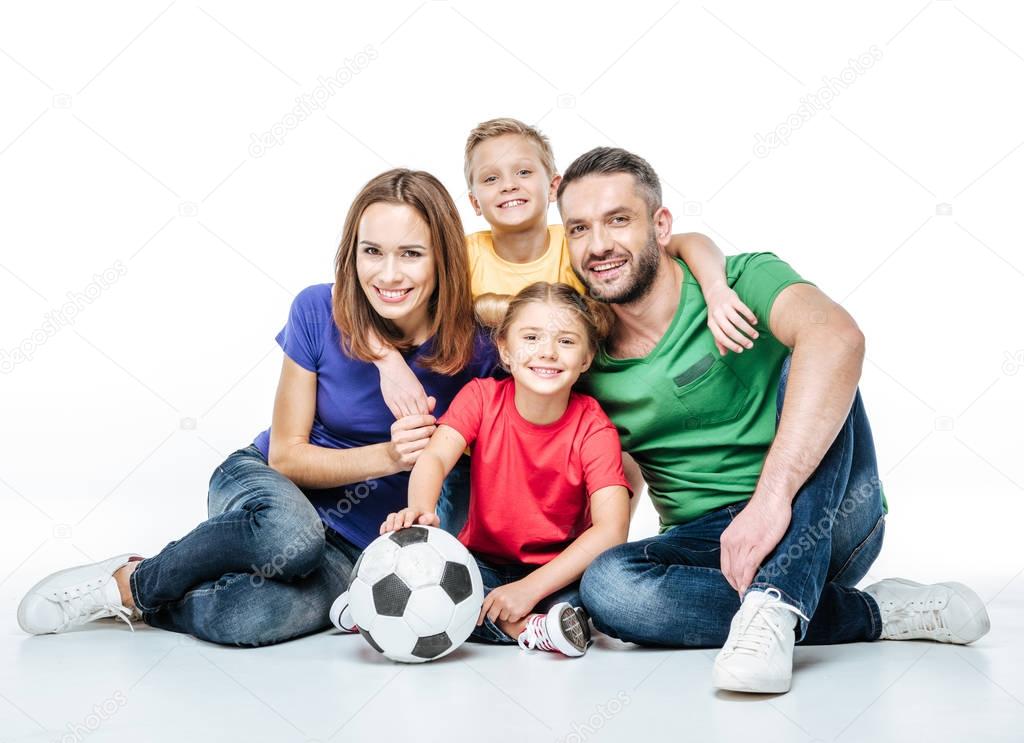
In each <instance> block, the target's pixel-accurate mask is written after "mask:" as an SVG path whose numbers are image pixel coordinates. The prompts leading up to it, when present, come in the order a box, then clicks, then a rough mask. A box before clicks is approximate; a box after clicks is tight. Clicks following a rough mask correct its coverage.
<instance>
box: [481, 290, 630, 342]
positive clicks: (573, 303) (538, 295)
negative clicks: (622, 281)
mask: <svg viewBox="0 0 1024 743" xmlns="http://www.w3.org/2000/svg"><path fill="white" fill-rule="evenodd" d="M532 302H541V303H544V304H553V305H555V306H556V307H558V308H559V309H561V310H562V311H563V312H565V313H568V316H569V317H575V318H576V319H577V320H579V322H580V323H581V324H582V325H583V327H584V329H585V330H586V335H587V342H588V343H589V344H590V350H591V351H596V350H597V346H598V344H599V343H601V341H603V340H604V339H605V338H606V337H607V336H608V333H609V332H610V331H611V327H612V320H613V316H612V311H611V310H610V309H609V308H608V305H606V304H605V303H604V302H598V301H597V300H595V299H592V298H590V297H588V296H583V295H581V294H579V293H578V292H577V291H576V290H575V289H573V288H572V287H571V286H569V285H568V284H562V283H558V284H549V283H548V282H546V281H538V282H536V283H533V284H530V285H529V286H527V287H526V288H525V289H523V290H522V291H520V292H519V293H518V294H516V295H515V296H514V297H512V299H511V300H510V301H509V303H508V309H507V310H505V317H504V318H502V320H501V322H500V323H499V324H498V326H497V327H496V328H495V329H494V333H493V334H494V340H495V343H497V342H498V341H504V340H505V338H506V337H507V336H508V329H509V328H510V327H511V325H512V323H513V322H515V319H516V315H517V314H519V310H520V309H522V307H524V306H525V305H527V304H530V303H532ZM559 319H560V318H553V319H552V321H551V323H552V325H554V326H556V327H557V323H558V320H559Z"/></svg>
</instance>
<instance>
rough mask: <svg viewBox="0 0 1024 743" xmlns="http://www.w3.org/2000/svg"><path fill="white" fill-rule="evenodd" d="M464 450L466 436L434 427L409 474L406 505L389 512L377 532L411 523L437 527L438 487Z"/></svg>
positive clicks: (445, 427) (382, 532) (445, 428)
mask: <svg viewBox="0 0 1024 743" xmlns="http://www.w3.org/2000/svg"><path fill="white" fill-rule="evenodd" d="M465 449H466V439H464V438H463V437H462V434H461V433H459V432H458V431H456V430H455V429H454V428H452V427H451V426H444V425H442V426H438V428H437V430H436V431H435V432H434V434H433V435H432V436H431V437H430V442H429V443H428V444H427V448H426V449H424V450H423V452H422V453H421V454H420V456H419V459H417V460H416V465H415V466H414V467H413V468H412V474H411V475H410V476H409V506H408V507H407V508H403V509H402V510H401V511H398V512H397V513H392V514H390V515H389V516H388V517H387V519H385V521H384V523H383V524H381V526H380V533H381V534H386V533H387V532H389V531H395V530H396V529H404V528H405V527H407V526H412V525H413V524H423V525H424V526H439V525H440V522H439V520H438V518H437V514H436V513H435V510H436V509H437V501H438V498H440V497H441V486H442V485H443V484H444V478H445V477H446V476H447V475H448V473H449V472H451V471H452V468H453V467H454V466H455V463H456V462H458V461H459V457H460V456H461V455H462V452H463V451H464V450H465Z"/></svg>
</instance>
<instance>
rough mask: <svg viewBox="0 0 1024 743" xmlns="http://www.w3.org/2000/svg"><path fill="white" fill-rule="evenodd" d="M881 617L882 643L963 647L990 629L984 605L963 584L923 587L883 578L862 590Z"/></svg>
mask: <svg viewBox="0 0 1024 743" xmlns="http://www.w3.org/2000/svg"><path fill="white" fill-rule="evenodd" d="M864 593H866V594H868V595H869V596H871V597H872V598H873V599H874V600H875V601H876V602H877V603H878V609H879V611H880V612H881V614H882V636H881V637H880V638H879V639H881V640H934V641H935V642H952V643H956V644H957V645H966V644H967V643H970V642H974V641H975V640H977V639H979V638H981V637H983V636H984V635H985V634H987V633H988V631H989V629H991V627H992V624H991V623H990V622H989V618H988V612H987V611H986V610H985V603H984V602H983V601H982V600H981V597H980V596H978V594H976V593H975V592H974V591H972V590H971V589H970V588H968V587H967V586H965V585H964V584H963V583H935V584H933V585H923V584H921V583H915V582H914V581H912V580H906V579H905V578H886V579H885V580H882V581H879V582H878V583H875V584H873V585H870V586H868V587H867V588H865V589H864Z"/></svg>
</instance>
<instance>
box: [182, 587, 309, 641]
mask: <svg viewBox="0 0 1024 743" xmlns="http://www.w3.org/2000/svg"><path fill="white" fill-rule="evenodd" d="M264 585H265V583H264V582H263V580H262V578H261V577H260V576H259V575H247V574H243V573H232V574H228V575H225V576H223V577H221V578H220V579H219V580H217V581H216V582H215V583H213V585H212V587H210V588H204V589H201V593H202V594H205V595H202V596H197V595H196V593H197V592H192V593H191V594H190V595H188V596H186V597H185V601H193V602H196V601H199V602H201V611H198V612H197V613H196V615H195V616H194V617H193V619H192V622H191V626H190V627H189V631H190V632H191V633H192V634H193V635H195V636H196V637H197V638H199V639H200V640H205V641H206V642H213V643H216V644H218V645H234V646H236V647H261V646H264V645H274V644H276V643H279V642H284V641H285V640H290V639H292V638H293V637H295V636H296V635H297V634H299V633H300V632H301V631H302V628H304V627H305V626H306V625H307V624H308V617H299V616H294V615H295V614H296V613H297V612H298V613H304V612H305V611H307V610H308V609H307V607H304V606H301V602H296V604H298V605H294V606H291V607H289V608H288V609H287V610H283V608H282V606H280V605H279V603H277V602H273V601H261V600H260V589H261V588H262V587H263V586H264ZM326 621H327V619H326V614H324V623H325V624H326Z"/></svg>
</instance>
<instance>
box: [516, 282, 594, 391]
mask: <svg viewBox="0 0 1024 743" xmlns="http://www.w3.org/2000/svg"><path fill="white" fill-rule="evenodd" d="M498 349H499V351H500V352H501V358H502V361H504V363H505V366H506V367H508V369H509V371H510V372H511V373H512V376H513V377H514V378H515V381H516V385H517V386H522V387H525V388H526V389H528V390H530V391H531V392H534V393H536V394H539V395H555V394H558V393H559V392H563V391H568V390H569V389H570V388H571V387H572V385H573V384H574V383H575V382H576V380H577V379H579V376H580V374H582V373H583V372H584V371H586V370H587V368H588V367H589V366H590V362H591V361H593V359H594V352H593V351H592V350H591V349H590V345H589V341H588V340H587V331H586V328H585V327H584V326H583V323H582V321H581V320H580V319H579V318H578V317H577V316H576V314H575V313H574V312H572V311H571V310H569V309H568V308H565V307H561V306H558V305H553V304H548V303H546V302H529V303H527V304H525V305H523V306H522V307H520V308H519V311H518V312H517V313H516V317H515V319H514V320H513V321H512V323H511V324H510V325H509V328H508V332H507V334H506V336H505V338H504V339H502V340H501V341H499V342H498Z"/></svg>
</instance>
